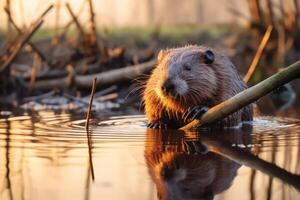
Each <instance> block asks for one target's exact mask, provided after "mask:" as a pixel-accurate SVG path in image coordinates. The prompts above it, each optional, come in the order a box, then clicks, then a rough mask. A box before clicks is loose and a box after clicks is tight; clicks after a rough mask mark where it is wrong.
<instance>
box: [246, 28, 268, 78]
mask: <svg viewBox="0 0 300 200" xmlns="http://www.w3.org/2000/svg"><path fill="white" fill-rule="evenodd" d="M272 30H273V26H272V25H269V26H268V28H267V30H266V32H265V35H264V37H263V38H262V40H261V42H260V44H259V47H258V49H257V51H256V54H255V56H254V58H253V60H252V63H251V65H250V67H249V69H248V72H247V73H246V75H245V76H244V81H245V82H246V83H247V82H248V81H249V80H250V78H251V77H252V75H253V73H254V71H255V69H256V66H257V64H258V62H259V59H260V58H261V56H262V53H263V50H264V49H265V47H266V45H267V43H268V41H269V39H270V36H271V33H272Z"/></svg>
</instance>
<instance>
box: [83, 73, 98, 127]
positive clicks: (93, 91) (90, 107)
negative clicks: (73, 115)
mask: <svg viewBox="0 0 300 200" xmlns="http://www.w3.org/2000/svg"><path fill="white" fill-rule="evenodd" d="M96 83H97V77H94V78H93V85H92V91H91V95H90V102H89V107H88V111H87V115H86V122H85V129H86V131H88V130H89V121H90V117H91V109H92V105H93V98H94V94H95V90H96Z"/></svg>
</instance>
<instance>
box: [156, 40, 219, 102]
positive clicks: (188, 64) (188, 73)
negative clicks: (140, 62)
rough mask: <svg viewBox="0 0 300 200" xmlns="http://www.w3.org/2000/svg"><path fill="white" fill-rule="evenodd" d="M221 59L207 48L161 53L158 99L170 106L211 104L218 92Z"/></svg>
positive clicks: (163, 51) (196, 47)
mask: <svg viewBox="0 0 300 200" xmlns="http://www.w3.org/2000/svg"><path fill="white" fill-rule="evenodd" d="M218 59H219V55H217V54H216V52H215V51H214V50H211V49H209V48H206V47H199V46H188V47H183V48H176V49H170V50H162V51H161V52H160V53H159V55H158V66H157V68H156V70H155V73H156V75H157V76H156V77H157V84H156V87H155V92H156V94H157V96H158V97H159V98H160V99H161V100H162V102H163V103H164V104H165V105H166V106H167V107H174V106H175V107H178V106H179V107H180V105H188V106H193V105H199V104H201V103H202V102H209V101H210V99H211V98H213V97H214V95H215V94H216V93H217V89H218V80H217V79H218V78H217V74H216V67H218V65H219V66H221V64H219V61H218ZM182 107H184V106H182Z"/></svg>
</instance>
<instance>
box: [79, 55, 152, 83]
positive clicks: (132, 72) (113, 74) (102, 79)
mask: <svg viewBox="0 0 300 200" xmlns="http://www.w3.org/2000/svg"><path fill="white" fill-rule="evenodd" d="M155 63H156V59H154V60H150V61H148V62H145V63H141V64H138V65H133V66H128V67H124V68H120V69H116V70H111V71H107V72H102V73H98V74H92V75H78V76H76V77H75V83H76V84H77V85H78V86H79V87H88V85H89V84H88V83H89V82H90V81H91V79H92V77H94V76H96V77H97V79H98V81H97V84H98V85H99V84H101V85H104V84H105V85H107V84H113V83H117V82H120V81H124V80H129V79H133V78H136V77H137V76H139V75H141V74H142V73H145V72H147V71H150V70H151V69H152V68H153V67H154V65H155Z"/></svg>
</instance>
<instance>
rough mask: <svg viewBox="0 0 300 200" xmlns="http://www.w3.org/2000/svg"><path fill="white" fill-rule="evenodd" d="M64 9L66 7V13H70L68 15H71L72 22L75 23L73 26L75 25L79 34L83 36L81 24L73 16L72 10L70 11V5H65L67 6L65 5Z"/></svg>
mask: <svg viewBox="0 0 300 200" xmlns="http://www.w3.org/2000/svg"><path fill="white" fill-rule="evenodd" d="M66 7H67V9H68V11H69V13H70V15H71V17H72V19H73V21H74V22H75V24H76V26H77V28H78V30H79V32H80V34H81V35H84V30H83V28H82V26H81V24H80V23H79V21H78V19H77V17H76V16H75V14H74V12H73V10H72V8H71V6H70V4H69V3H67V4H66Z"/></svg>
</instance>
